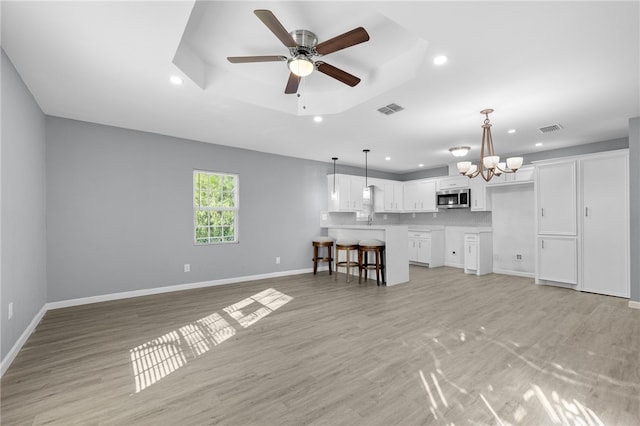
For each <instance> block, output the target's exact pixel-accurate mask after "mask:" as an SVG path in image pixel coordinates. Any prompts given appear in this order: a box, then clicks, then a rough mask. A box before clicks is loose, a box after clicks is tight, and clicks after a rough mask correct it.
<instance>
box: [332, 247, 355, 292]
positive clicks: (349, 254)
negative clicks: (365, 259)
mask: <svg viewBox="0 0 640 426" xmlns="http://www.w3.org/2000/svg"><path fill="white" fill-rule="evenodd" d="M341 251H344V252H345V255H346V256H345V260H342V261H341V260H340V252H341ZM353 254H355V255H356V258H355V259H354V258H353ZM357 258H358V240H338V241H336V268H335V269H336V277H335V278H334V279H335V280H336V281H337V280H338V268H340V267H344V268H347V282H348V283H350V282H351V268H358V269H359V268H360V263H359V262H358V260H357Z"/></svg>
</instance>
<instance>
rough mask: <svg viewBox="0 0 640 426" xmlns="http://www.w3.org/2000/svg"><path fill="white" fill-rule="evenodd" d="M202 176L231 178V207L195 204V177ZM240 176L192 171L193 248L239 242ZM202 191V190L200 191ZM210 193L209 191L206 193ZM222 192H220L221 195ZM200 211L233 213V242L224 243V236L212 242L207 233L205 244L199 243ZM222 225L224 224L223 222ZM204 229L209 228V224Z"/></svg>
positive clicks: (207, 171)
mask: <svg viewBox="0 0 640 426" xmlns="http://www.w3.org/2000/svg"><path fill="white" fill-rule="evenodd" d="M200 174H204V175H206V176H207V177H210V176H216V177H218V178H223V179H224V178H227V177H230V178H233V180H234V187H233V207H224V206H202V205H199V204H196V197H197V194H196V176H198V175H200ZM239 188H240V175H238V174H237V173H228V172H217V171H211V170H202V169H194V170H193V174H192V178H191V202H192V205H193V231H192V232H193V244H194V245H195V246H212V245H221V244H237V243H238V242H239V237H238V230H239V225H238V222H239V220H238V219H239V216H240V214H239V213H240V189H239ZM200 191H202V190H200ZM207 192H208V193H210V191H207ZM223 192H224V191H221V193H223ZM201 211H206V212H210V211H214V212H223V213H224V212H229V211H230V212H233V240H229V241H225V240H224V235H223V236H222V240H221V241H212V238H215V237H212V236H211V234H210V233H209V235H208V237H207V241H206V242H200V241H199V240H200V239H201V238H198V229H201V228H203V226H201V225H200V226H199V225H198V212H201ZM223 225H224V222H223ZM205 228H211V224H210V223H209V225H208V226H206V227H205Z"/></svg>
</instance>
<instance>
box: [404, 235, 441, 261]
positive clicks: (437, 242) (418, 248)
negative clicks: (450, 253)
mask: <svg viewBox="0 0 640 426" xmlns="http://www.w3.org/2000/svg"><path fill="white" fill-rule="evenodd" d="M408 241H409V246H408V248H409V261H410V262H412V263H419V264H428V265H429V267H430V268H435V267H438V266H443V265H444V230H442V229H438V230H429V231H409V239H408Z"/></svg>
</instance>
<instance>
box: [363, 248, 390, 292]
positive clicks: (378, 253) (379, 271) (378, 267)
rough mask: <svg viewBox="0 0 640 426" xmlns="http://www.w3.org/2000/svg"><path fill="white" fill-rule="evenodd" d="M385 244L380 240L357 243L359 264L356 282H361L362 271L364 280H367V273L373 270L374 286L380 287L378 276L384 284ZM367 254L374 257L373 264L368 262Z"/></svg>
mask: <svg viewBox="0 0 640 426" xmlns="http://www.w3.org/2000/svg"><path fill="white" fill-rule="evenodd" d="M384 249H385V243H384V241H381V240H375V239H369V240H360V241H359V242H358V263H359V264H360V268H359V270H358V282H361V281H362V272H363V271H364V273H365V275H364V279H365V281H366V280H367V277H368V271H369V270H374V269H375V271H376V284H378V285H380V275H382V284H383V285H385V284H386V280H385V277H384V269H385V262H384V257H385V252H384ZM369 253H373V254H374V255H375V260H374V262H373V263H370V262H369Z"/></svg>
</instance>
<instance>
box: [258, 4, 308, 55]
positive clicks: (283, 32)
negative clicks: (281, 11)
mask: <svg viewBox="0 0 640 426" xmlns="http://www.w3.org/2000/svg"><path fill="white" fill-rule="evenodd" d="M253 13H254V14H255V15H256V16H257V17H258V19H260V20H261V21H262V23H263V24H265V25H266V26H267V28H269V29H270V30H271V32H272V33H273V34H275V36H276V37H278V38H279V39H280V41H281V42H282V44H284V45H285V46H287V47H296V46H297V44H296V41H295V40H294V39H293V37H291V34H289V31H287V29H286V28H285V27H283V26H282V24H281V23H280V21H278V18H276V16H275V15H274V14H273V13H271V11H270V10H267V9H256V10H254V11H253Z"/></svg>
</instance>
